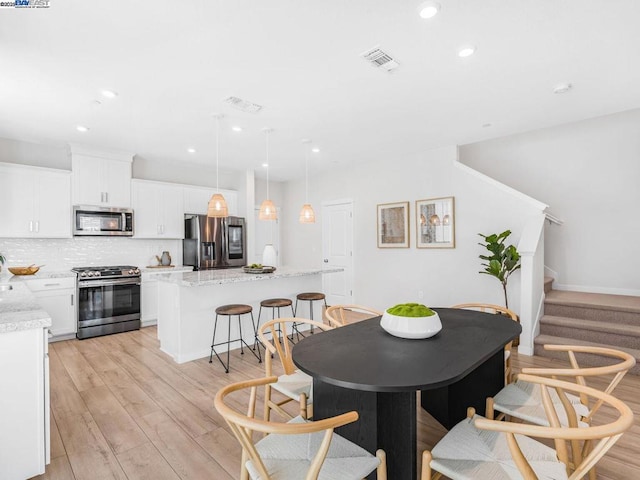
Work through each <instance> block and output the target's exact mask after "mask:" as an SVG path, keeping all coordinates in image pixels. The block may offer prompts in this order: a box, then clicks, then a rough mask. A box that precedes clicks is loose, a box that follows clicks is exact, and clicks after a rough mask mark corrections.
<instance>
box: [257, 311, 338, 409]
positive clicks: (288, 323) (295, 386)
mask: <svg viewBox="0 0 640 480" xmlns="http://www.w3.org/2000/svg"><path fill="white" fill-rule="evenodd" d="M294 324H296V325H297V327H298V328H301V327H302V328H303V327H304V326H305V325H307V326H309V327H311V326H314V327H317V328H318V329H319V330H320V331H324V330H331V329H332V328H333V327H331V326H330V325H326V324H324V323H321V322H316V321H313V320H308V319H305V318H297V317H295V318H276V319H274V320H270V321H268V322H266V323H264V324H262V325H261V326H260V328H259V329H258V339H259V340H260V342H262V344H263V345H264V348H265V355H264V357H265V361H264V365H265V375H266V376H267V377H271V376H272V375H273V359H272V358H271V357H272V356H276V355H277V357H278V359H279V360H280V363H281V364H282V368H283V370H284V374H283V375H280V376H279V377H278V381H277V382H276V383H274V384H266V386H265V399H264V402H265V408H264V419H265V420H269V418H270V415H271V410H275V411H277V412H278V413H279V414H280V415H282V416H284V417H285V418H291V417H292V415H291V414H290V413H289V412H287V411H286V410H284V409H283V408H282V406H283V405H285V404H286V403H289V402H290V401H292V400H294V401H298V402H299V406H300V415H301V416H302V418H305V419H306V418H309V416H310V412H309V407H310V406H311V404H312V398H313V397H312V390H311V389H312V384H313V379H312V378H311V377H310V376H309V375H307V374H306V373H304V372H302V371H300V370H298V369H296V366H295V364H294V363H293V358H292V356H291V344H290V343H291V342H288V341H287V338H288V337H289V335H293V333H294V328H293V325H294ZM272 389H275V390H277V391H279V392H280V393H281V394H283V395H284V396H285V397H287V398H286V399H285V400H283V401H280V402H274V401H273V400H272V398H271V390H272Z"/></svg>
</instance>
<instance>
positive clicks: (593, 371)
mask: <svg viewBox="0 0 640 480" xmlns="http://www.w3.org/2000/svg"><path fill="white" fill-rule="evenodd" d="M544 349H545V350H548V351H552V352H567V355H568V356H569V362H570V363H571V368H539V367H535V368H523V369H522V373H524V374H529V375H537V376H544V377H551V378H558V377H562V378H566V377H571V380H572V381H574V382H575V383H577V384H578V385H582V386H588V385H587V380H586V378H587V377H601V376H605V375H613V378H612V379H611V382H609V385H608V386H607V388H606V389H605V390H604V393H606V394H609V395H611V394H612V392H613V390H614V389H615V388H616V387H617V386H618V384H619V383H620V381H621V380H622V378H623V377H624V376H625V375H626V373H627V372H628V371H629V370H630V369H631V368H633V367H634V365H635V364H636V359H635V358H634V356H633V355H631V354H629V353H627V352H623V351H622V350H616V349H613V348H607V347H595V346H588V345H554V344H548V345H544ZM576 353H590V354H594V355H601V356H607V357H611V358H616V359H619V360H621V361H620V362H618V363H615V364H612V365H605V366H602V367H586V368H582V367H580V365H579V364H578V360H577V358H576ZM580 401H581V403H582V404H583V405H585V406H586V407H587V408H589V413H588V415H587V416H584V417H582V418H581V419H580V420H581V421H582V422H584V423H587V424H590V423H591V420H592V419H593V416H594V415H595V413H596V412H597V411H598V409H599V408H600V407H601V406H602V401H597V402H596V403H595V404H594V405H591V406H590V405H589V402H588V399H587V398H586V396H584V395H581V396H580ZM486 416H487V418H490V419H493V418H494V417H495V410H494V402H493V397H488V398H487V405H486ZM503 417H504V414H500V415H499V416H498V417H495V418H496V420H501V419H502V418H503Z"/></svg>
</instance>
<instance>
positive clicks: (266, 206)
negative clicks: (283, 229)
mask: <svg viewBox="0 0 640 480" xmlns="http://www.w3.org/2000/svg"><path fill="white" fill-rule="evenodd" d="M258 218H259V219H260V220H277V219H278V212H277V210H276V206H275V205H274V204H273V202H272V201H271V200H268V199H267V200H265V201H263V202H262V205H260V213H259V214H258Z"/></svg>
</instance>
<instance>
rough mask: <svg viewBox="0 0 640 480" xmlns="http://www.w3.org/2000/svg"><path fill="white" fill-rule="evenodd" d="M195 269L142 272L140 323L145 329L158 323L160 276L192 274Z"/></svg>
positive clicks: (184, 267)
mask: <svg viewBox="0 0 640 480" xmlns="http://www.w3.org/2000/svg"><path fill="white" fill-rule="evenodd" d="M192 270H193V267H189V266H177V267H173V268H158V269H149V270H148V271H143V272H142V276H141V278H142V287H141V289H140V290H141V298H140V322H141V323H142V326H143V327H146V326H149V325H155V324H156V323H157V321H158V280H157V276H158V274H166V273H172V274H179V273H185V272H191V271H192Z"/></svg>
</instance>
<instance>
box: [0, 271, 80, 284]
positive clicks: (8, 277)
mask: <svg viewBox="0 0 640 480" xmlns="http://www.w3.org/2000/svg"><path fill="white" fill-rule="evenodd" d="M44 278H76V274H75V272H72V271H71V270H58V271H51V272H49V271H42V270H40V271H39V272H38V273H35V274H33V275H12V274H11V272H9V270H8V269H6V268H3V269H2V274H1V275H0V283H6V282H7V281H11V282H16V281H21V280H22V281H29V280H38V279H44Z"/></svg>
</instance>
